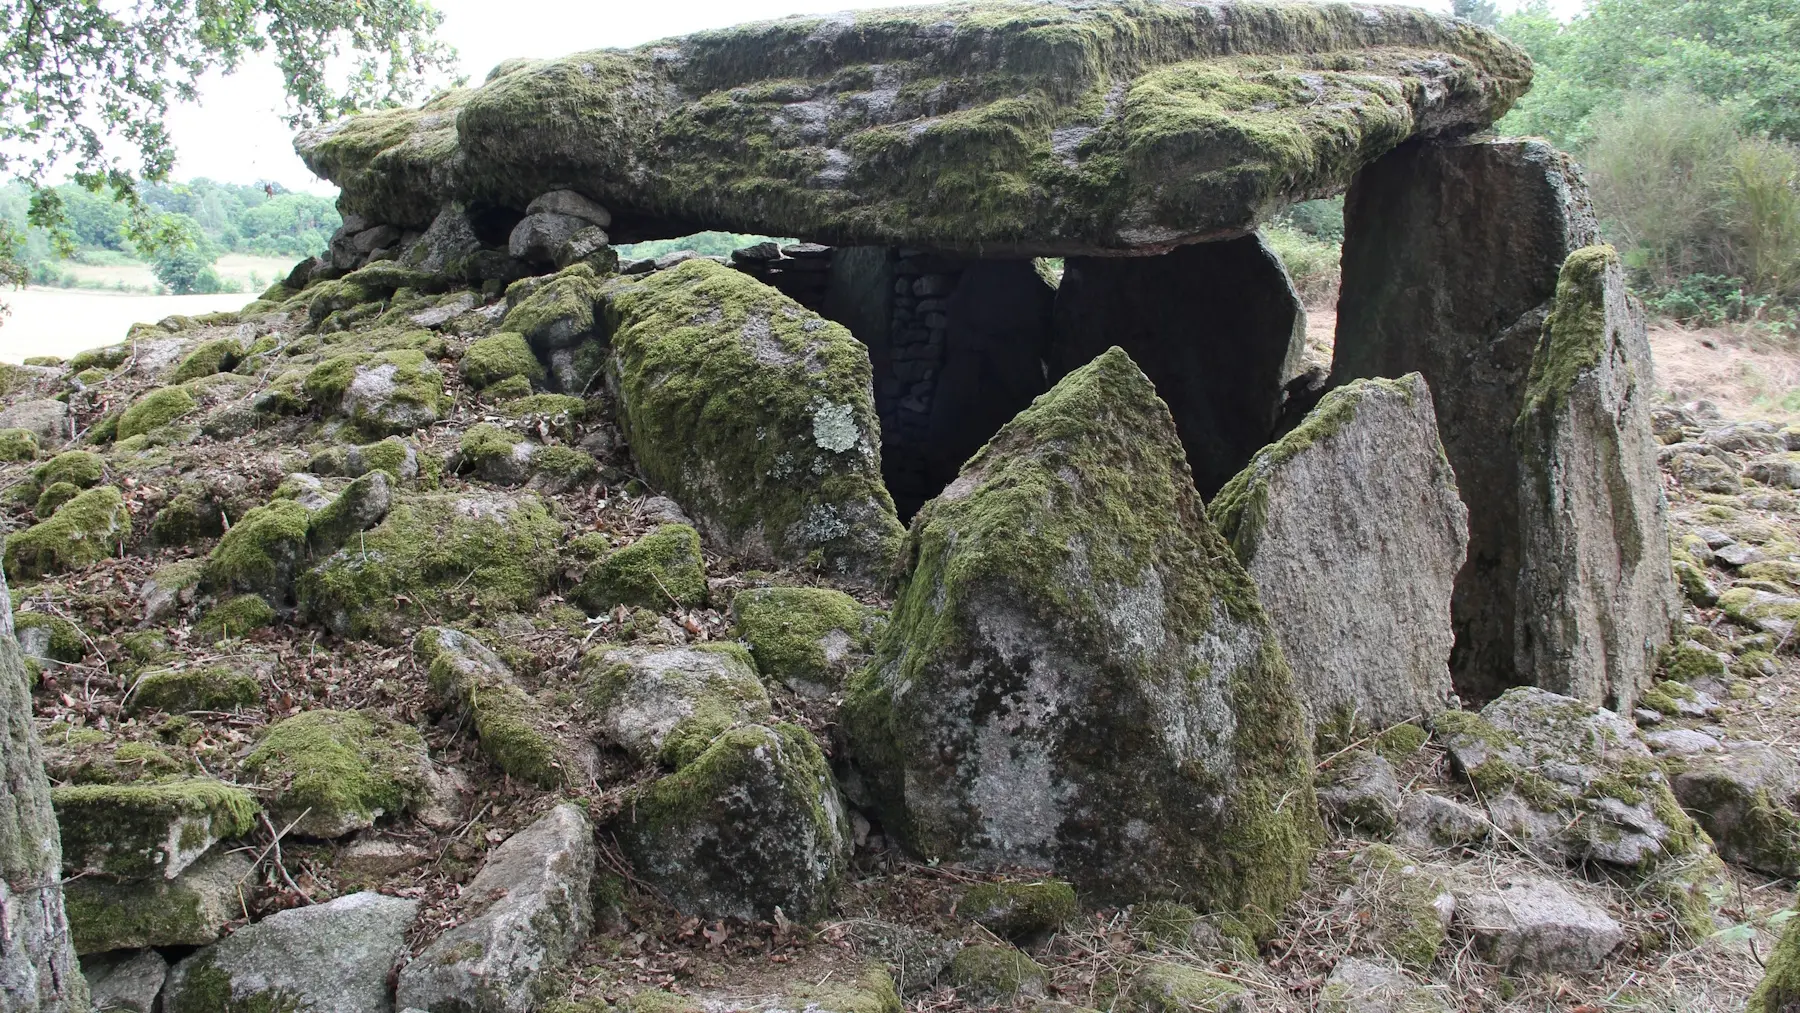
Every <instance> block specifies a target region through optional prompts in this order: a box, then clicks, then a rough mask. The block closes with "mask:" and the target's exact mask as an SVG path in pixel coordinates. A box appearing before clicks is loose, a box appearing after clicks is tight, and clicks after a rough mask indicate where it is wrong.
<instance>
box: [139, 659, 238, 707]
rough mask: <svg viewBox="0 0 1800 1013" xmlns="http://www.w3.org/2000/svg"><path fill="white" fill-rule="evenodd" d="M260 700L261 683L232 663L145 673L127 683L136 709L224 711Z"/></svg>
mask: <svg viewBox="0 0 1800 1013" xmlns="http://www.w3.org/2000/svg"><path fill="white" fill-rule="evenodd" d="M261 699H262V683H261V682H260V681H258V680H257V678H256V676H254V675H252V674H250V673H249V672H247V671H245V670H244V669H243V668H242V667H239V666H237V665H232V664H214V665H200V666H196V667H194V668H169V669H163V670H161V671H156V672H146V673H144V674H143V675H140V676H138V678H137V681H136V682H134V683H132V684H131V696H130V704H131V706H132V708H133V709H136V710H160V711H168V712H170V713H173V714H179V713H183V712H185V711H228V710H233V709H236V708H238V707H249V706H251V705H253V704H255V703H256V702H257V701H259V700H261Z"/></svg>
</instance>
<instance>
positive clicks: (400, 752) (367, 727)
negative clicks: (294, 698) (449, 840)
mask: <svg viewBox="0 0 1800 1013" xmlns="http://www.w3.org/2000/svg"><path fill="white" fill-rule="evenodd" d="M426 763H427V760H426V758H425V740H424V739H422V738H420V736H419V733H418V732H417V731H415V730H414V729H412V728H408V727H407V726H405V725H402V724H400V723H398V722H396V721H394V720H393V719H391V718H388V717H385V716H383V715H382V714H380V713H378V712H375V711H335V710H316V711H305V712H303V713H300V714H296V715H294V716H293V717H291V718H288V719H286V720H284V721H281V722H279V723H277V724H275V725H274V726H273V727H271V728H270V729H269V731H268V733H267V734H266V735H264V736H263V739H262V741H261V742H259V743H257V745H256V748H255V749H254V750H253V751H251V753H250V755H249V756H247V757H245V758H244V769H245V770H246V771H248V772H249V773H250V774H251V775H252V776H253V777H255V778H256V780H257V781H258V782H259V783H261V784H263V785H265V786H268V787H270V788H272V789H274V792H275V794H274V796H273V797H272V798H271V799H270V801H269V810H270V812H271V813H272V814H273V816H274V817H275V818H276V819H277V820H278V821H279V823H280V825H281V826H283V827H286V826H287V825H288V824H289V823H290V822H292V821H295V820H297V821H298V822H297V823H294V832H295V833H298V834H300V835H302V836H304V837H321V838H334V837H342V836H344V835H345V834H348V833H352V832H354V831H357V830H362V829H364V828H366V827H371V826H374V825H375V821H376V820H377V819H380V818H382V817H383V816H400V815H403V814H405V813H407V812H409V811H411V810H412V809H413V808H415V807H416V806H418V805H420V804H422V803H423V802H424V800H425V798H426Z"/></svg>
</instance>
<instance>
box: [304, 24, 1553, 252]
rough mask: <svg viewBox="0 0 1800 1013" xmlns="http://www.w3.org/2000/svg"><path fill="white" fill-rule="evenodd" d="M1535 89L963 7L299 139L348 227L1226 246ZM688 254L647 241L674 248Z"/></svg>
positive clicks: (1441, 42)
mask: <svg viewBox="0 0 1800 1013" xmlns="http://www.w3.org/2000/svg"><path fill="white" fill-rule="evenodd" d="M1530 80H1531V66H1530V61H1529V60H1528V58H1527V57H1526V56H1525V54H1524V53H1523V52H1521V51H1520V50H1518V49H1517V48H1515V47H1513V46H1512V45H1511V44H1509V43H1507V42H1506V41H1504V40H1503V39H1502V38H1501V37H1500V36H1498V35H1497V34H1495V33H1493V32H1490V31H1488V30H1486V29H1482V28H1478V27H1476V26H1474V25H1472V24H1470V23H1468V22H1466V21H1459V20H1454V19H1451V18H1448V17H1444V16H1442V15H1436V14H1431V13H1428V12H1425V11H1422V10H1417V9H1414V8H1409V7H1398V6H1393V7H1383V6H1370V5H1360V4H1359V5H1352V4H1317V5H1315V4H1275V3H1252V2H1237V3H1225V4H1192V3H1173V2H1157V0H1127V2H1121V3H1108V4H1087V3H1075V2H1066V0H1063V2H1046V0H1016V2H981V3H975V2H965V3H953V4H943V5H939V6H929V7H915V8H907V9H895V10H883V11H859V12H854V13H844V14H836V15H829V16H824V17H795V18H787V19H784V20H780V21H770V22H763V23H759V24H751V25H744V26H741V27H738V28H731V29H725V30H720V31H710V32H701V33H698V34H695V35H689V36H686V37H683V38H679V39H671V40H665V41H662V42H655V43H650V44H648V45H645V46H641V47H639V48H637V49H630V50H592V51H588V52H582V53H576V54H574V55H572V56H568V57H564V58H562V59H557V60H511V61H507V62H506V63H503V64H501V65H500V66H499V67H496V68H495V69H494V71H493V73H491V74H490V75H489V76H488V79H487V81H485V82H484V83H483V84H481V85H480V86H479V87H475V88H468V89H458V90H454V91H451V92H448V93H445V94H443V95H440V96H438V97H436V98H434V99H432V100H431V101H430V102H428V103H426V104H425V105H424V106H423V107H421V108H417V109H397V110H384V111H380V112H374V113H367V114H364V115H362V116H357V117H354V118H351V119H348V120H344V121H341V122H339V123H334V124H331V125H328V126H325V127H321V128H319V129H316V130H312V131H309V132H306V133H304V134H302V135H301V136H300V138H299V140H298V141H297V142H296V148H297V149H298V150H299V152H300V154H301V156H302V157H303V158H305V160H306V162H307V164H308V166H309V167H310V168H312V170H313V171H314V172H316V173H318V174H319V175H321V176H324V177H326V178H328V179H330V180H332V181H333V182H335V183H337V184H338V185H339V186H340V187H342V189H343V195H342V197H341V198H340V203H341V206H342V207H343V209H344V210H345V211H347V212H352V213H354V214H357V215H361V216H364V217H366V218H367V219H368V220H369V221H370V222H372V223H373V222H383V223H389V224H393V225H399V226H405V227H412V228H424V227H425V226H426V225H428V224H430V223H431V221H432V220H433V218H434V217H435V216H436V215H437V213H438V211H439V209H440V208H441V207H442V206H444V205H445V204H446V202H449V201H452V200H456V201H465V202H471V203H478V204H488V205H498V206H501V207H505V208H510V209H513V210H514V211H515V212H519V213H522V212H524V211H526V210H527V208H528V207H529V206H530V205H531V202H532V201H533V199H535V198H537V197H538V196H539V195H540V194H543V193H546V192H549V191H554V190H563V189H574V190H576V191H580V192H581V193H584V194H586V195H587V196H589V197H591V198H594V199H597V200H599V201H600V202H601V203H602V204H604V205H606V206H607V207H608V208H610V209H612V210H613V211H614V215H613V225H612V228H611V229H610V230H609V231H610V232H611V233H612V234H613V235H614V237H615V238H619V239H621V240H625V241H629V239H630V238H631V234H632V228H633V226H634V225H637V226H644V225H645V223H646V222H652V223H662V227H663V228H664V229H667V228H671V227H675V228H679V227H680V226H677V225H673V224H672V223H690V225H691V223H703V224H704V226H705V227H708V228H725V229H731V230H734V231H739V232H760V233H766V234H772V235H803V236H807V237H809V238H812V239H815V240H817V241H820V242H834V243H841V244H846V245H848V244H855V243H863V244H873V245H903V244H905V245H924V246H930V247H934V248H938V249H946V250H966V251H971V252H975V251H979V252H982V253H984V254H985V255H988V256H995V255H1014V256H1020V255H1023V256H1031V255H1053V256H1054V255H1064V254H1086V253H1107V252H1155V251H1158V250H1166V249H1169V248H1172V247H1174V246H1177V245H1180V244H1183V243H1187V242H1193V241H1196V240H1204V239H1213V238H1223V237H1229V236H1234V235H1242V234H1244V233H1246V232H1248V231H1250V230H1251V229H1252V228H1254V226H1255V223H1256V221H1257V220H1258V219H1259V217H1261V216H1263V215H1266V214H1267V213H1268V212H1269V211H1271V210H1273V209H1276V208H1278V207H1280V206H1281V205H1284V204H1288V203H1292V202H1293V201H1295V200H1301V199H1305V198H1306V197H1309V196H1316V195H1318V194H1321V193H1328V192H1333V191H1336V190H1340V189H1342V188H1343V187H1344V186H1345V185H1346V184H1347V183H1348V182H1349V179H1350V177H1351V175H1352V174H1353V173H1355V171H1356V170H1357V169H1358V168H1360V167H1361V166H1362V165H1364V164H1365V163H1367V162H1369V161H1371V160H1372V159H1375V158H1377V157H1379V156H1380V155H1381V154H1383V153H1384V152H1387V151H1389V150H1391V149H1392V148H1394V147H1395V146H1396V145H1399V144H1401V143H1402V142H1404V141H1406V140H1407V139H1408V138H1412V137H1417V136H1436V135H1453V136H1454V135H1459V134H1464V133H1468V132H1470V131H1473V130H1477V129H1480V128H1482V127H1485V126H1487V125H1488V124H1491V123H1492V122H1493V121H1494V120H1496V119H1497V118H1499V117H1500V116H1501V115H1503V114H1504V113H1505V112H1506V111H1507V109H1509V108H1510V107H1511V106H1512V103H1513V102H1514V100H1516V99H1517V98H1518V96H1519V95H1521V94H1522V93H1523V92H1524V90H1525V88H1526V87H1527V86H1528V85H1529V83H1530ZM691 231H694V230H693V228H691V227H687V228H683V229H682V231H668V232H666V234H667V235H680V234H683V232H691Z"/></svg>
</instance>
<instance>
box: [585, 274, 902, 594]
mask: <svg viewBox="0 0 1800 1013" xmlns="http://www.w3.org/2000/svg"><path fill="white" fill-rule="evenodd" d="M605 312H606V318H607V321H608V325H609V329H610V330H611V332H612V348H613V356H612V358H611V359H610V360H608V363H609V364H608V367H607V368H608V369H609V370H611V371H612V372H611V374H610V376H611V381H612V383H613V384H614V385H615V387H616V389H617V390H618V391H619V409H620V421H621V425H622V427H623V428H624V430H625V434H626V437H627V439H628V440H629V441H630V443H631V449H632V453H633V454H634V455H635V456H636V458H637V462H638V466H639V468H641V469H642V471H643V473H644V477H645V478H647V479H649V481H650V482H651V484H652V485H654V486H656V487H657V488H658V489H660V490H661V491H662V492H664V493H666V494H667V495H669V496H670V497H671V498H673V499H674V500H675V501H676V502H678V503H680V504H681V506H682V509H683V510H685V511H686V512H687V514H688V515H689V516H690V517H693V518H694V524H695V526H696V527H697V528H699V529H700V533H701V534H703V535H705V536H706V538H707V540H708V541H709V543H712V544H714V545H716V546H717V547H718V548H719V549H721V550H723V551H726V552H730V553H734V554H736V555H739V556H742V557H744V558H745V559H746V560H749V561H752V562H764V563H781V564H788V565H794V564H810V565H815V566H818V567H821V568H823V569H825V570H827V571H829V572H833V573H841V574H846V575H852V576H861V577H865V578H869V577H879V576H885V574H886V570H887V568H888V566H889V565H890V563H891V561H892V557H893V553H894V551H895V549H896V548H897V546H898V543H899V541H900V537H901V529H900V522H899V520H898V518H897V517H896V516H895V514H894V504H893V500H892V499H891V498H890V497H889V496H888V492H887V488H886V487H885V486H884V485H883V484H882V482H881V460H880V456H881V454H880V446H881V434H880V429H879V425H878V423H877V420H876V417H875V399H874V395H873V394H872V392H871V389H870V386H869V384H870V376H871V372H870V366H869V356H868V351H867V349H865V348H864V347H863V345H862V344H861V343H860V342H858V341H857V340H856V339H855V338H854V337H852V336H851V335H850V332H849V331H847V330H845V329H844V328H843V327H842V326H840V325H838V324H834V323H831V322H829V321H826V320H825V319H824V318H822V317H819V316H818V315H816V314H814V313H812V312H811V311H809V310H807V309H805V308H803V307H801V306H800V305H799V304H798V303H796V302H794V301H793V300H791V299H789V298H787V297H786V296H784V295H782V294H781V293H779V292H777V291H775V290H774V289H772V288H769V287H768V286H766V285H763V284H762V283H760V282H758V281H756V280H755V279H753V278H751V277H750V276H748V275H746V274H743V273H742V272H739V271H734V270H732V269H730V268H727V267H723V266H721V265H719V264H715V263H713V262H711V261H706V260H690V261H688V262H686V263H683V264H681V265H680V266H678V267H676V268H674V269H672V270H668V271H659V272H657V273H655V274H652V275H649V276H648V277H645V278H643V279H641V280H639V279H618V280H614V281H612V282H609V283H608V285H607V286H606V288H605Z"/></svg>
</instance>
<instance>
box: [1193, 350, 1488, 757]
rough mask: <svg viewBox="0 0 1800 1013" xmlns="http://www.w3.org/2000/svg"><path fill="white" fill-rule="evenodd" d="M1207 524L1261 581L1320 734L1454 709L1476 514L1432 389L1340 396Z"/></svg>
mask: <svg viewBox="0 0 1800 1013" xmlns="http://www.w3.org/2000/svg"><path fill="white" fill-rule="evenodd" d="M1208 513H1209V514H1210V515H1211V516H1212V519H1213V522H1214V523H1216V524H1217V525H1218V526H1219V533H1220V534H1222V535H1224V536H1225V537H1226V538H1227V539H1228V540H1229V541H1230V542H1231V545H1232V548H1233V549H1235V550H1237V554H1238V558H1239V559H1240V560H1242V561H1243V563H1244V568H1245V569H1247V570H1249V571H1250V576H1251V577H1252V578H1254V579H1255V581H1256V587H1257V590H1258V592H1260V594H1261V596H1262V602H1263V607H1264V608H1266V609H1268V610H1269V618H1270V619H1271V620H1272V621H1273V622H1274V624H1275V635H1276V636H1277V637H1278V638H1279V639H1280V640H1281V652H1282V654H1284V655H1286V656H1287V659H1288V664H1289V665H1291V666H1292V667H1293V669H1294V685H1295V688H1296V689H1298V690H1299V692H1300V699H1301V702H1302V703H1303V704H1304V705H1305V706H1306V709H1307V714H1308V717H1309V718H1310V719H1311V721H1312V724H1313V727H1314V728H1318V727H1321V726H1329V727H1340V728H1344V729H1351V728H1356V727H1374V728H1378V729H1379V728H1387V727H1389V726H1391V725H1395V724H1399V723H1400V722H1403V721H1409V720H1412V719H1415V718H1418V717H1420V716H1425V717H1430V716H1431V715H1434V714H1436V713H1437V712H1439V711H1441V710H1443V709H1444V708H1445V707H1446V706H1448V705H1449V703H1450V701H1451V700H1452V699H1453V697H1454V693H1453V691H1452V689H1451V685H1450V668H1449V660H1450V647H1451V630H1450V596H1451V592H1452V589H1453V587H1454V584H1455V580H1456V571H1457V570H1458V569H1460V568H1461V567H1462V563H1463V554H1464V550H1465V549H1466V548H1467V545H1468V516H1469V511H1468V509H1467V508H1466V507H1464V506H1463V504H1462V500H1460V499H1458V498H1457V495H1456V476H1455V475H1454V474H1452V473H1451V471H1450V462H1449V461H1448V460H1446V459H1445V458H1444V448H1443V444H1441V443H1439V442H1438V434H1437V419H1436V416H1435V413H1434V411H1433V407H1432V403H1431V391H1430V390H1428V389H1427V388H1426V386H1425V380H1424V378H1423V377H1421V376H1420V375H1419V374H1417V373H1408V374H1407V375H1406V376H1403V377H1401V378H1400V379H1398V380H1355V381H1352V382H1350V383H1348V384H1345V385H1344V386H1342V387H1339V388H1338V389H1336V390H1334V391H1332V392H1330V393H1329V394H1327V395H1325V399H1324V400H1323V401H1321V402H1320V403H1319V406H1318V407H1317V408H1315V409H1313V411H1312V413H1311V414H1310V415H1308V416H1307V417H1306V421H1304V422H1303V423H1301V424H1300V425H1299V426H1298V427H1297V428H1295V429H1294V430H1293V431H1292V432H1290V433H1288V434H1287V435H1286V436H1284V437H1282V439H1281V440H1280V441H1279V442H1277V443H1275V444H1272V445H1271V446H1268V447H1265V448H1263V450H1261V451H1259V452H1258V453H1257V455H1256V457H1255V459H1253V460H1252V461H1251V462H1250V465H1249V466H1248V467H1246V468H1245V469H1244V470H1243V471H1241V472H1239V473H1238V475H1237V477H1236V478H1233V479H1232V480H1231V481H1230V482H1229V483H1227V484H1226V486H1225V488H1223V489H1221V490H1220V491H1219V495H1218V496H1217V497H1215V498H1214V499H1213V501H1212V504H1211V506H1210V507H1208Z"/></svg>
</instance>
